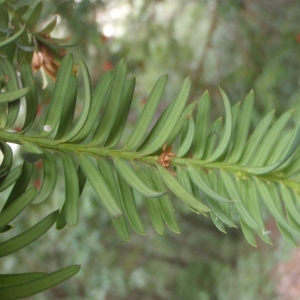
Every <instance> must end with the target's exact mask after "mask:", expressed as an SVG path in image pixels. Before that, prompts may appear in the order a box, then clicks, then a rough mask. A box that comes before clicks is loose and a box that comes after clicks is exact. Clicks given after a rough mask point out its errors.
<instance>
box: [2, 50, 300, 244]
mask: <svg viewBox="0 0 300 300" xmlns="http://www.w3.org/2000/svg"><path fill="white" fill-rule="evenodd" d="M0 66H2V70H3V68H4V67H5V66H8V67H9V68H10V70H11V71H10V72H12V69H13V67H12V66H11V65H10V63H9V62H8V61H7V60H6V59H5V58H1V64H0ZM80 66H81V69H82V72H80V73H79V75H77V76H76V75H74V73H73V67H74V58H73V56H72V55H71V54H69V55H67V56H66V57H65V58H64V59H63V61H62V64H61V67H60V70H59V74H58V76H57V81H56V83H55V89H54V93H53V95H52V99H51V102H50V105H49V107H48V110H47V111H46V117H45V120H44V123H43V125H42V126H43V128H41V131H40V132H41V134H40V135H39V136H31V135H28V134H26V132H27V130H28V129H29V128H30V127H31V126H32V124H33V123H34V121H35V116H34V115H33V114H30V113H29V114H28V116H27V118H26V130H24V131H21V132H20V133H18V134H14V135H13V137H12V134H11V133H9V132H8V130H9V129H10V128H11V127H13V125H14V122H15V120H16V119H17V118H16V116H17V115H16V112H15V108H14V107H12V108H11V109H10V107H9V106H8V110H7V111H6V115H4V116H3V118H4V119H5V118H6V122H4V124H5V126H3V129H2V130H1V131H0V137H1V145H2V146H1V147H2V148H1V151H2V152H3V154H4V160H3V162H2V164H1V166H0V176H1V178H0V180H1V182H0V189H1V186H3V187H4V189H6V188H8V187H9V186H11V185H14V184H15V185H16V184H18V185H21V183H22V189H20V188H19V187H18V185H17V186H16V189H17V187H18V191H20V192H18V193H16V195H11V196H10V197H9V198H8V200H7V201H8V203H7V204H5V205H4V208H5V209H6V208H7V210H8V208H9V205H12V204H13V205H15V206H16V207H19V208H18V209H19V211H21V210H22V209H24V208H23V207H21V206H20V205H21V204H18V203H23V204H22V205H23V206H24V207H25V205H24V202H22V201H20V200H18V199H19V198H20V197H22V193H27V192H26V190H28V189H30V186H31V184H32V180H30V177H33V176H34V171H33V170H31V171H30V172H29V168H28V167H29V165H30V164H32V163H34V162H35V161H37V160H41V161H42V162H43V169H44V172H43V178H42V182H41V187H40V188H39V189H38V191H37V193H36V194H35V195H32V196H31V198H33V199H31V198H28V202H30V203H32V204H35V205H37V204H40V203H42V202H44V201H46V200H47V199H48V198H51V195H52V193H53V191H54V189H55V186H56V184H57V177H58V174H57V162H56V159H55V158H54V157H55V155H56V154H55V152H59V153H60V156H62V159H63V168H64V172H65V185H66V195H65V197H66V198H65V201H63V205H62V210H61V212H60V215H59V218H58V221H57V222H58V223H57V228H62V227H64V226H65V225H69V226H76V225H77V223H78V212H79V205H80V201H79V196H80V194H81V191H82V189H83V186H84V184H85V182H86V181H87V182H89V184H90V185H91V186H92V187H93V189H94V191H95V193H96V195H97V196H98V198H99V200H100V203H101V204H102V205H103V206H104V208H105V209H106V210H107V212H108V213H109V214H110V215H111V217H112V221H113V223H114V225H115V227H116V230H117V232H118V233H119V235H120V236H121V237H122V238H123V239H129V231H128V228H127V225H126V222H125V220H126V219H127V220H128V221H129V222H128V223H129V224H130V225H131V226H132V227H133V229H134V230H135V231H136V232H137V233H139V234H142V235H143V234H146V232H145V229H144V225H143V220H142V219H141V218H140V216H139V215H140V213H139V205H140V204H139V205H137V203H141V201H140V200H141V199H142V202H144V205H146V206H147V207H148V211H149V214H150V217H151V220H152V222H153V226H154V228H155V229H156V231H157V232H159V233H163V232H164V226H165V225H167V226H168V227H169V228H170V229H171V230H172V231H174V232H179V231H180V230H179V225H178V224H177V222H176V219H175V216H174V213H173V210H172V201H174V199H173V198H174V196H173V197H170V196H171V195H175V196H176V197H177V198H178V199H179V200H181V201H182V202H183V203H184V204H186V205H188V207H189V208H191V210H192V211H194V212H196V213H201V214H204V215H207V214H210V215H211V217H212V220H213V222H214V223H215V225H216V227H217V228H218V229H219V230H221V231H223V232H225V231H226V229H225V228H226V227H236V226H238V224H239V223H240V224H241V228H242V231H243V233H244V234H245V237H246V239H247V240H248V241H249V243H250V244H252V245H256V237H257V236H259V237H260V238H261V239H262V240H264V241H265V242H267V243H271V240H270V238H269V237H270V236H271V235H267V234H266V232H267V231H268V229H267V228H265V225H264V220H263V218H262V214H261V210H262V207H263V206H264V207H265V208H266V209H267V210H268V212H269V213H270V214H271V215H272V216H273V217H274V218H275V220H276V222H277V224H278V227H279V229H280V231H281V233H282V234H283V236H284V237H285V238H286V240H287V241H288V242H289V243H291V244H293V245H295V244H296V243H297V239H298V235H299V234H300V224H299V217H298V216H300V214H299V213H298V209H299V208H298V203H299V202H298V198H299V197H300V196H299V191H300V185H299V178H300V177H299V175H298V173H299V168H300V167H298V165H299V164H297V162H298V161H299V160H300V157H299V153H300V151H299V147H298V146H299V141H300V134H299V132H300V129H299V128H300V125H299V124H298V125H296V126H295V127H294V128H291V127H290V126H288V122H290V120H291V118H292V111H288V112H286V113H285V114H283V115H282V116H281V117H280V118H278V119H277V120H274V112H271V113H270V114H268V115H266V117H265V118H263V119H262V121H261V122H260V123H259V124H258V125H257V128H256V129H254V130H251V115H252V108H253V103H254V95H253V92H252V91H251V92H250V93H249V94H248V95H247V97H246V99H245V101H244V102H242V103H241V104H238V105H236V106H234V107H231V105H230V101H229V99H228V98H227V96H226V94H225V92H224V91H222V90H221V95H222V99H223V103H224V107H225V115H224V117H223V116H222V118H218V119H217V120H215V121H214V122H212V123H211V126H209V119H208V116H209V113H210V96H209V93H208V92H205V93H204V95H203V96H202V98H201V99H200V101H199V104H198V105H197V106H198V107H197V106H196V104H197V103H193V104H192V105H186V101H187V99H188V95H189V89H190V79H189V78H187V79H186V80H185V81H184V83H183V85H182V87H181V88H180V90H179V91H178V96H177V97H176V98H175V99H174V100H173V101H172V102H170V104H169V106H168V107H167V108H166V109H165V111H163V112H162V114H161V116H160V117H159V118H158V120H157V121H156V123H155V124H154V126H153V127H152V129H151V130H150V131H149V130H147V128H148V126H149V125H150V123H151V122H153V118H154V115H155V112H156V110H157V106H158V103H159V101H160V99H161V97H162V94H163V92H164V89H165V86H166V83H167V77H166V76H162V77H160V78H159V79H158V81H157V83H156V84H155V86H154V88H153V90H152V91H151V93H150V96H149V99H148V101H147V103H146V105H145V107H144V109H143V111H142V112H141V118H140V119H138V120H137V122H136V124H135V126H134V127H133V130H132V133H131V134H129V136H127V140H126V136H125V137H122V135H123V132H124V130H123V128H124V126H126V124H125V123H126V118H127V117H128V112H129V111H130V107H131V104H132V97H133V95H134V86H135V80H133V79H127V76H126V73H127V67H126V62H125V61H124V60H121V61H120V62H119V64H118V66H117V67H116V69H115V70H114V71H113V72H112V73H111V72H108V73H106V74H104V75H103V76H102V77H101V78H100V80H99V84H98V86H97V87H96V89H95V91H94V92H93V91H91V83H90V77H89V72H88V70H87V68H86V66H85V65H84V63H83V62H80ZM23 69H24V71H23V72H21V79H22V76H25V75H26V76H28V68H26V66H25V65H24V66H23ZM0 75H1V74H0ZM78 76H82V77H83V81H84V90H85V91H84V97H85V99H84V102H83V104H82V103H81V104H80V105H81V108H80V109H81V110H82V111H83V115H81V116H80V117H79V118H78V117H76V115H75V109H74V108H75V106H78V105H79V104H78V103H77V102H78V100H77V97H78V96H77V89H76V86H77V80H78V79H77V77H78ZM24 82H26V80H25V79H24ZM69 83H70V84H71V86H72V87H69V88H68V89H66V85H68V84H69ZM73 87H75V88H73ZM29 88H30V91H29V93H28V96H27V98H28V99H27V100H28V103H30V104H33V103H35V102H36V101H37V97H36V92H35V90H34V89H35V88H36V87H35V85H30V87H29ZM18 89H20V90H21V92H20V93H19V95H22V93H23V90H22V88H19V87H18V85H16V82H13V83H11V84H10V85H9V86H8V84H7V87H6V86H4V89H3V91H4V93H5V92H11V91H14V93H15V94H16V95H18V92H17V91H18ZM0 96H1V94H0ZM61 99H65V101H62V100H61ZM35 105H36V104H35ZM195 110H197V111H196V112H195ZM11 111H12V112H11ZM97 111H98V112H97ZM10 112H11V113H10ZM123 112H124V114H123ZM99 115H100V117H97V116H99ZM194 116H195V118H194ZM90 118H91V119H90ZM143 118H144V120H145V123H144V122H143ZM7 124H10V127H9V128H7ZM64 124H66V125H64ZM67 124H69V125H67ZM250 130H251V132H252V134H250ZM55 132H56V133H55ZM52 133H53V134H52ZM8 137H9V138H10V141H11V139H12V138H13V142H16V143H20V141H21V144H22V145H23V147H24V149H25V147H26V152H24V153H26V157H25V156H24V158H27V159H28V162H27V164H28V167H26V168H25V169H24V167H23V172H21V174H20V173H18V176H19V177H16V176H14V175H15V174H16V172H17V171H16V169H11V162H12V157H13V156H12V153H11V152H10V151H9V148H8V146H7V144H6V141H7V139H8ZM166 141H168V143H169V144H166ZM170 146H172V150H171V148H170ZM49 150H50V151H49ZM55 150H56V151H55ZM24 151H25V150H24ZM177 154H178V155H177ZM103 168H104V169H103ZM27 169H28V171H26V170H27ZM103 170H105V171H103ZM28 172H29V173H28ZM24 176H26V178H27V180H24V178H23V177H24ZM28 178H29V180H28ZM18 182H19V183H18ZM80 182H81V183H82V184H81V183H80ZM11 193H14V189H13V190H12V192H11ZM249 194H250V195H251V196H249ZM24 195H25V194H24ZM138 195H139V196H138ZM18 197H19V198H18ZM25 197H26V196H25ZM274 198H275V199H276V201H275V200H274ZM20 199H22V198H20ZM151 199H153V200H151ZM4 213H5V215H8V216H10V215H11V218H13V216H14V215H13V214H11V213H10V212H9V211H8V212H7V213H6V212H5V210H4V211H3V214H4ZM0 216H1V215H0ZM3 220H4V221H3V222H2V223H3V224H2V223H1V226H2V228H4V227H5V226H8V225H9V224H8V221H5V220H6V219H3ZM7 220H10V218H7ZM5 228H8V227H5Z"/></svg>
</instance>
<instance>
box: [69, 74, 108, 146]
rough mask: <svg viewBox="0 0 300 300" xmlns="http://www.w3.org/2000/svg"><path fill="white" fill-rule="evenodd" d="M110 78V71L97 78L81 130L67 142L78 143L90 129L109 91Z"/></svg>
mask: <svg viewBox="0 0 300 300" xmlns="http://www.w3.org/2000/svg"><path fill="white" fill-rule="evenodd" d="M111 80H112V72H107V73H105V74H104V75H103V76H102V77H101V78H100V80H99V82H98V85H97V87H96V89H95V90H94V93H93V96H92V105H91V109H90V113H89V117H88V119H87V120H86V123H85V124H84V126H83V128H82V129H81V131H80V132H79V133H78V134H77V136H75V137H74V138H72V139H70V140H69V142H72V143H80V142H82V141H83V140H84V139H85V138H86V137H87V136H88V135H89V133H90V132H91V131H92V129H93V127H94V125H95V123H96V121H97V118H99V112H100V109H101V107H102V105H103V103H104V101H105V99H106V96H107V94H108V91H109V87H110V84H111Z"/></svg>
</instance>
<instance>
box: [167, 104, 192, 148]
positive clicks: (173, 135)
mask: <svg viewBox="0 0 300 300" xmlns="http://www.w3.org/2000/svg"><path fill="white" fill-rule="evenodd" d="M196 105H197V102H193V103H190V104H189V105H187V106H186V108H185V109H184V110H183V112H182V114H181V116H180V118H179V120H178V122H177V124H176V126H175V128H174V130H173V131H172V132H171V134H170V135H169V137H168V139H167V141H166V145H172V144H173V143H174V141H175V140H176V138H177V137H178V135H179V134H180V132H181V131H182V128H183V125H184V124H185V123H186V120H187V119H189V120H190V119H191V118H192V115H193V112H194V110H195V107H196Z"/></svg>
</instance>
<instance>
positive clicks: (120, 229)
mask: <svg viewBox="0 0 300 300" xmlns="http://www.w3.org/2000/svg"><path fill="white" fill-rule="evenodd" d="M112 220H113V224H114V227H115V229H116V231H117V233H118V235H119V237H120V238H121V239H122V240H124V241H129V232H128V229H127V225H126V221H125V217H124V215H122V216H118V217H113V218H112Z"/></svg>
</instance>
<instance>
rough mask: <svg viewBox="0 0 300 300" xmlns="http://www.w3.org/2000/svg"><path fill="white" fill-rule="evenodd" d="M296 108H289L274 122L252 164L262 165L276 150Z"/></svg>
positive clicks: (255, 165)
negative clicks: (277, 143) (276, 145)
mask: <svg viewBox="0 0 300 300" xmlns="http://www.w3.org/2000/svg"><path fill="white" fill-rule="evenodd" d="M293 112H294V110H289V111H287V112H285V113H284V114H283V115H281V116H280V118H279V119H278V120H276V122H275V123H274V124H273V126H272V127H271V129H270V130H269V131H268V132H267V134H265V136H264V138H263V140H262V142H261V143H260V145H259V147H258V149H257V151H256V153H255V156H254V157H253V159H252V161H251V166H254V167H262V166H264V165H265V162H266V161H267V159H268V158H269V157H270V155H271V153H272V152H273V151H274V148H275V144H276V142H277V141H278V139H279V138H280V137H281V135H282V132H283V129H284V127H285V126H286V124H287V122H288V121H290V119H291V116H292V113H293Z"/></svg>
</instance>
